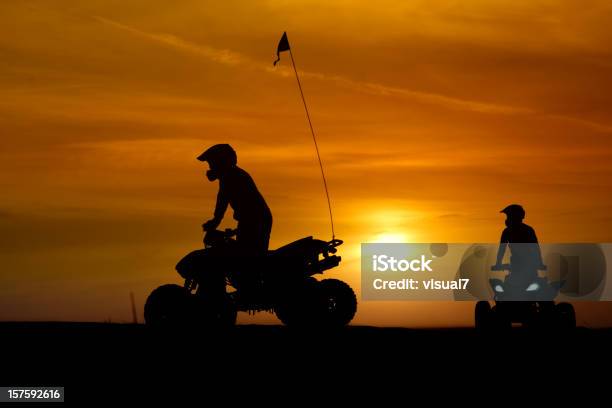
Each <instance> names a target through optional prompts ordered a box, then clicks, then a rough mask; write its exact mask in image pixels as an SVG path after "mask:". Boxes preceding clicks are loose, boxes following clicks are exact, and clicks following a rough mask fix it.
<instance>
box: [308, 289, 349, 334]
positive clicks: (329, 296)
mask: <svg viewBox="0 0 612 408" xmlns="http://www.w3.org/2000/svg"><path fill="white" fill-rule="evenodd" d="M315 307H316V308H317V309H316V310H315V315H316V318H317V320H318V323H319V324H320V325H321V326H323V327H327V328H338V327H344V326H346V325H347V324H349V323H350V321H351V320H353V317H354V316H355V313H356V312H357V297H356V296H355V292H353V289H351V287H350V286H349V285H347V284H346V283H344V282H343V281H341V280H338V279H323V280H322V281H320V282H319V288H318V291H317V299H316V302H315Z"/></svg>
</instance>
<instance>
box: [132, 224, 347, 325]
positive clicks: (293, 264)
mask: <svg viewBox="0 0 612 408" xmlns="http://www.w3.org/2000/svg"><path fill="white" fill-rule="evenodd" d="M235 235H236V230H231V229H226V230H225V231H219V230H209V231H206V233H205V237H204V244H205V248H204V249H200V250H196V251H193V252H191V253H189V254H188V255H186V256H185V257H184V258H183V259H181V260H180V261H179V263H178V264H177V265H176V270H177V272H178V273H179V274H180V275H181V276H182V277H183V278H184V279H185V284H184V285H183V286H180V285H174V284H168V285H162V286H160V287H158V288H157V289H155V290H154V291H153V292H152V293H151V294H150V295H149V297H148V299H147V301H146V304H145V311H144V315H145V322H146V324H147V325H149V326H157V327H159V326H169V325H170V326H174V325H183V324H188V325H191V324H198V323H202V324H205V325H207V326H220V327H227V326H232V325H234V324H235V322H236V315H237V312H238V311H246V312H249V313H255V312H259V311H271V312H274V313H276V316H277V317H278V318H279V319H280V320H281V321H282V322H283V323H284V324H285V325H289V326H298V327H299V326H302V327H304V326H307V327H326V328H335V327H342V326H345V325H347V324H348V323H349V322H350V321H351V320H352V319H353V316H354V315H355V313H356V311H357V299H356V296H355V293H354V292H353V289H351V287H350V286H349V285H347V284H346V283H344V282H343V281H341V280H338V279H322V280H317V279H315V278H314V275H316V274H321V273H323V272H324V271H326V270H328V269H331V268H334V267H336V266H338V265H339V263H340V261H341V257H340V256H338V255H336V252H337V247H338V246H339V245H341V244H342V241H341V240H339V239H332V240H331V241H323V240H319V239H314V238H313V237H306V238H302V239H299V240H297V241H294V242H292V243H290V244H287V245H285V246H282V247H280V248H278V249H276V250H272V251H268V254H267V255H264V256H261V255H260V256H246V255H243V256H238V255H236V254H237V242H236V240H235V239H234V236H235ZM226 287H227V288H230V289H231V288H234V290H233V291H228V290H226Z"/></svg>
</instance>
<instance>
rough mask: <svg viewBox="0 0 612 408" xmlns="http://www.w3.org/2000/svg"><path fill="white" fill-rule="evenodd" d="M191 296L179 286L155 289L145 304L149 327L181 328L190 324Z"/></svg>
mask: <svg viewBox="0 0 612 408" xmlns="http://www.w3.org/2000/svg"><path fill="white" fill-rule="evenodd" d="M191 306H192V305H191V294H190V293H189V292H188V291H187V289H185V288H184V287H182V286H179V285H172V284H169V285H162V286H160V287H159V288H157V289H155V290H154V291H153V292H151V294H150V295H149V297H148V298H147V301H146V303H145V307H144V318H145V323H146V325H147V326H151V327H167V326H179V325H183V324H185V323H187V322H188V320H189V316H190V314H191Z"/></svg>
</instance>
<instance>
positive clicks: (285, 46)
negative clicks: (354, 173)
mask: <svg viewBox="0 0 612 408" xmlns="http://www.w3.org/2000/svg"><path fill="white" fill-rule="evenodd" d="M283 51H289V56H290V57H291V65H292V66H293V71H294V72H295V79H296V80H297V84H298V88H299V89H300V96H301V97H302V103H303V104H304V110H305V111H306V119H308V126H309V127H310V134H311V135H312V141H313V142H314V146H315V150H316V152H317V159H318V160H319V168H320V169H321V177H322V179H323V187H324V188H325V197H327V209H328V210H329V222H330V224H331V232H332V240H333V239H335V238H336V234H335V232H334V216H333V215H332V207H331V200H330V199H329V190H328V189H327V180H326V179H325V171H323V162H322V161H321V154H320V153H319V145H318V144H317V137H316V136H315V131H314V128H313V127H312V121H311V120H310V113H309V112H308V106H307V105H306V98H304V91H302V84H301V83H300V76H299V75H298V72H297V68H296V67H295V60H294V59H293V53H292V52H291V47H290V46H289V40H288V38H287V33H286V32H284V33H283V36H282V37H281V39H280V42H279V43H278V48H277V50H276V56H277V58H276V61H274V65H276V64H277V63H278V61H280V53H281V52H283Z"/></svg>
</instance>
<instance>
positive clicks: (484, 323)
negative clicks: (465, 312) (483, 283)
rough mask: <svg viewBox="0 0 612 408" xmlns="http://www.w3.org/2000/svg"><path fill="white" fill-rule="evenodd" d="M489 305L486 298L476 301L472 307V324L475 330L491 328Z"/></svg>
mask: <svg viewBox="0 0 612 408" xmlns="http://www.w3.org/2000/svg"><path fill="white" fill-rule="evenodd" d="M492 317H493V316H492V312H491V305H490V304H489V302H487V301H486V300H481V301H479V302H477V303H476V308H475V309H474V325H475V326H476V330H481V331H485V330H488V329H490V328H491V318H492Z"/></svg>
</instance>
